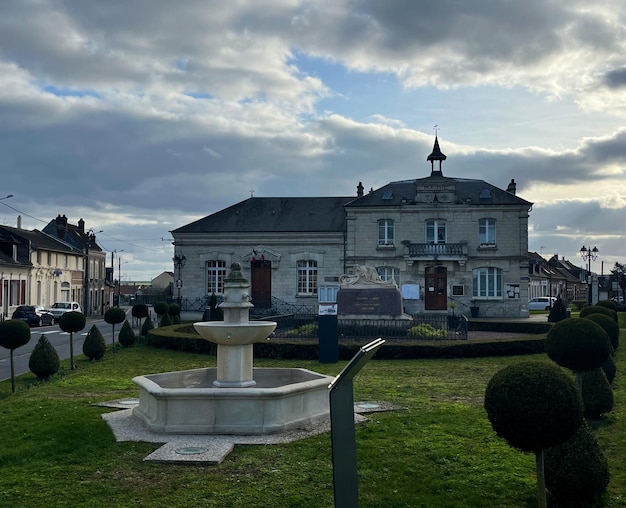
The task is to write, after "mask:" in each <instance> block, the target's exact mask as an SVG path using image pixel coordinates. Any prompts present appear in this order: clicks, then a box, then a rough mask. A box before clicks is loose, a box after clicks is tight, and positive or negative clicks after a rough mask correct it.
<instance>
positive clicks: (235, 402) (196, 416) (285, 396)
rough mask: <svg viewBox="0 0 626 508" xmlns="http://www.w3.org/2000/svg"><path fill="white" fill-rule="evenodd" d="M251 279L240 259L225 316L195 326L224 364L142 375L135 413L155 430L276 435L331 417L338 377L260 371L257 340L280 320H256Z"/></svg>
mask: <svg viewBox="0 0 626 508" xmlns="http://www.w3.org/2000/svg"><path fill="white" fill-rule="evenodd" d="M249 287H250V285H249V283H248V281H247V280H246V279H245V278H244V277H243V275H242V273H241V265H240V264H239V263H233V264H232V265H231V267H230V272H229V273H228V275H227V277H226V278H225V279H224V297H223V302H222V303H221V304H220V307H221V308H222V309H223V311H224V321H206V322H199V323H194V328H195V329H196V331H197V332H198V334H199V335H200V336H201V337H202V338H204V339H206V340H209V341H211V342H214V343H216V344H217V368H203V369H193V370H185V371H178V372H167V373H162V374H152V375H146V376H137V377H135V378H133V382H134V383H135V384H137V385H138V386H139V404H138V406H136V407H135V408H133V415H134V416H136V417H137V418H139V419H140V420H141V421H142V422H143V424H144V425H145V426H146V427H148V428H149V429H150V430H152V431H155V432H166V433H172V434H241V435H255V434H275V433H280V432H284V431H288V430H293V429H299V428H302V429H306V428H309V427H311V426H313V425H315V424H316V423H319V422H320V421H323V420H326V419H328V416H329V399H328V386H329V384H330V383H331V382H332V380H333V378H332V377H329V376H325V375H322V374H318V373H316V372H312V371H310V370H306V369H297V368H254V366H253V347H254V346H253V345H254V343H255V342H262V341H265V340H269V339H268V336H269V335H270V334H271V333H272V332H273V331H274V329H275V328H276V323H275V322H269V321H250V320H249V313H250V308H251V307H253V305H252V303H250V298H249V295H248V288H249Z"/></svg>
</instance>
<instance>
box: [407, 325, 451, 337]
mask: <svg viewBox="0 0 626 508" xmlns="http://www.w3.org/2000/svg"><path fill="white" fill-rule="evenodd" d="M446 335H447V332H446V330H444V329H440V330H439V329H437V328H435V327H433V326H431V325H429V324H428V323H421V324H419V325H417V326H412V327H411V328H409V329H408V330H407V332H406V336H407V337H408V338H411V339H441V338H445V337H446Z"/></svg>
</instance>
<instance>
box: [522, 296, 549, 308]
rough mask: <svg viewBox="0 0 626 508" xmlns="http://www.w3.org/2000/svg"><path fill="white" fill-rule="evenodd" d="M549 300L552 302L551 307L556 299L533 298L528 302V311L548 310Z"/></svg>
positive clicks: (546, 297) (547, 297)
mask: <svg viewBox="0 0 626 508" xmlns="http://www.w3.org/2000/svg"><path fill="white" fill-rule="evenodd" d="M550 300H552V305H554V303H555V302H556V297H554V296H539V297H537V298H533V299H532V300H530V301H529V302H528V310H550V307H551V305H550Z"/></svg>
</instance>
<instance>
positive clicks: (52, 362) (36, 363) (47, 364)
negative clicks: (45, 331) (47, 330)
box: [28, 335, 61, 379]
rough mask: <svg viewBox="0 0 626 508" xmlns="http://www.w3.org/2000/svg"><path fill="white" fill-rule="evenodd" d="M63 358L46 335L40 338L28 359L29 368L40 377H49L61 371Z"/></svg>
mask: <svg viewBox="0 0 626 508" xmlns="http://www.w3.org/2000/svg"><path fill="white" fill-rule="evenodd" d="M60 367H61V360H59V355H58V354H57V351H56V349H54V346H53V345H52V344H50V341H49V340H48V338H47V337H46V336H45V335H42V336H41V337H40V338H39V341H38V342H37V344H35V347H34V348H33V352H32V353H31V354H30V359H29V360H28V368H29V369H30V371H31V372H32V373H33V374H35V376H37V377H38V378H40V379H48V378H49V377H50V376H52V375H54V374H56V373H57V372H59V368H60Z"/></svg>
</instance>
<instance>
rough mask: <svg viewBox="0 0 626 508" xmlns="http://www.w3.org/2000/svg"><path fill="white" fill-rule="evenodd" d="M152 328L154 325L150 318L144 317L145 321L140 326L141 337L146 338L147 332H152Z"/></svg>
mask: <svg viewBox="0 0 626 508" xmlns="http://www.w3.org/2000/svg"><path fill="white" fill-rule="evenodd" d="M153 328H154V323H153V322H152V319H151V318H150V316H148V317H146V320H145V321H144V322H143V325H141V336H142V337H147V335H148V332H149V331H150V330H152V329H153Z"/></svg>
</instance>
